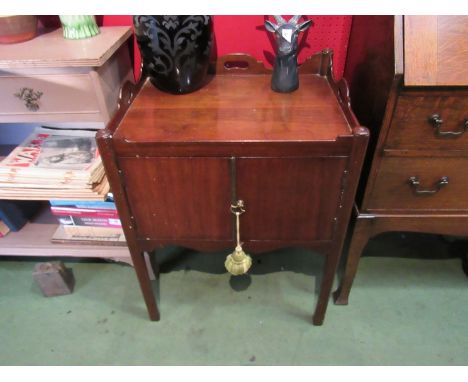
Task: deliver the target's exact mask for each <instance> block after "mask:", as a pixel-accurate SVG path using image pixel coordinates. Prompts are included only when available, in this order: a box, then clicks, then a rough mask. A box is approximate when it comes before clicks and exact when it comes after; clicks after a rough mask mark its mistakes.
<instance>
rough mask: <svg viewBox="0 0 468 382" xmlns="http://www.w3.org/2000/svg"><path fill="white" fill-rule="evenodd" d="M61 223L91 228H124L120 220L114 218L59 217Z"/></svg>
mask: <svg viewBox="0 0 468 382" xmlns="http://www.w3.org/2000/svg"><path fill="white" fill-rule="evenodd" d="M58 220H59V222H60V223H61V224H64V225H66V226H70V225H71V226H89V227H109V228H112V227H116V228H120V227H122V223H121V222H120V219H113V218H95V217H82V216H64V217H59V219H58Z"/></svg>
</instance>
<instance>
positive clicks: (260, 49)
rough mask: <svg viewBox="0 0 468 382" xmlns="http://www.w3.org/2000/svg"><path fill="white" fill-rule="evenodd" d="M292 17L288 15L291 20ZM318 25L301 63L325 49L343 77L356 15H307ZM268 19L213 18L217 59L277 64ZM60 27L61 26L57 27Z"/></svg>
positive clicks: (126, 20) (127, 20) (118, 19)
mask: <svg viewBox="0 0 468 382" xmlns="http://www.w3.org/2000/svg"><path fill="white" fill-rule="evenodd" d="M288 18H289V16H286V19H288ZM305 18H306V19H312V20H313V22H314V25H313V26H312V27H311V28H309V29H308V30H307V31H306V32H305V33H304V34H303V35H302V38H301V40H300V46H299V56H298V61H299V63H302V62H303V61H304V59H305V58H307V57H308V56H310V55H312V54H314V53H316V52H319V51H321V50H322V49H325V48H332V49H333V51H334V74H335V77H336V78H337V79H339V78H341V76H342V75H343V71H344V66H345V62H346V53H347V49H348V39H349V32H350V30H351V22H352V16H305ZM97 20H98V23H99V25H105V26H110V25H132V16H129V15H125V16H110V15H105V16H97ZM264 21H265V16H213V25H214V35H215V40H216V52H215V53H216V56H218V57H219V56H222V55H224V54H228V53H248V54H250V55H252V56H254V57H255V58H256V59H257V60H260V61H263V62H264V63H265V64H266V66H270V67H271V65H272V63H273V57H274V42H273V39H272V35H271V33H269V32H266V30H265V28H264V26H263V25H264ZM43 22H44V23H46V24H48V25H51V24H54V23H57V22H58V17H53V16H46V17H45V18H43ZM56 26H58V25H56ZM135 58H136V66H137V67H138V66H139V62H140V57H139V52H138V51H136V52H135Z"/></svg>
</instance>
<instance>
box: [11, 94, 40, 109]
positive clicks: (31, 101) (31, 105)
mask: <svg viewBox="0 0 468 382" xmlns="http://www.w3.org/2000/svg"><path fill="white" fill-rule="evenodd" d="M42 94H44V93H42V92H41V91H35V90H34V89H31V88H21V89H20V90H19V92H18V93H15V94H14V96H15V97H16V98H19V99H21V100H23V101H24V105H25V106H26V107H27V108H28V110H31V111H38V110H39V104H38V101H39V99H40V98H41V97H42Z"/></svg>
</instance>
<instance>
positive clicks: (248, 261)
mask: <svg viewBox="0 0 468 382" xmlns="http://www.w3.org/2000/svg"><path fill="white" fill-rule="evenodd" d="M231 212H232V213H233V214H234V215H236V239H237V245H236V248H235V249H234V252H232V253H231V254H229V255H228V256H227V257H226V261H225V262H224V266H225V267H226V269H227V271H228V272H229V273H231V274H232V275H234V276H238V275H243V274H244V273H247V271H248V270H249V269H250V267H251V266H252V258H251V257H250V256H249V255H248V254H247V253H245V252H244V250H243V249H242V243H241V241H240V215H242V214H243V213H244V212H245V206H244V202H243V201H242V200H238V201H237V203H236V204H233V205H231Z"/></svg>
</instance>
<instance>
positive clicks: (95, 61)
mask: <svg viewBox="0 0 468 382" xmlns="http://www.w3.org/2000/svg"><path fill="white" fill-rule="evenodd" d="M131 35H132V30H131V28H130V27H125V26H123V27H101V28H100V33H99V34H98V35H96V36H94V37H92V38H88V39H82V40H67V39H64V38H63V32H62V29H61V28H59V29H55V30H52V31H48V32H43V33H41V34H40V35H39V36H37V37H36V38H34V39H32V40H29V41H25V42H22V43H18V44H9V45H0V71H3V70H6V69H10V70H12V69H27V68H70V67H99V66H102V65H103V64H104V63H105V62H106V61H107V60H108V59H109V58H110V57H111V56H112V55H113V54H114V53H115V52H116V51H117V50H118V49H119V48H120V46H121V45H122V44H123V42H124V41H126V40H127V39H128V38H129V37H130V36H131Z"/></svg>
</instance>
